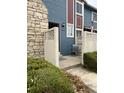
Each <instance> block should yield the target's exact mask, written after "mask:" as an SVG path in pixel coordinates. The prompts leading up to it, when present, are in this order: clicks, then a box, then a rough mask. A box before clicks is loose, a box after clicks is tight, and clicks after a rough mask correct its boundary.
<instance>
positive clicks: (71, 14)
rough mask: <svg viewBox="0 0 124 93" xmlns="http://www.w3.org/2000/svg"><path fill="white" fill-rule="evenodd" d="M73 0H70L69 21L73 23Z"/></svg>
mask: <svg viewBox="0 0 124 93" xmlns="http://www.w3.org/2000/svg"><path fill="white" fill-rule="evenodd" d="M73 7H74V6H73V0H68V23H71V24H73Z"/></svg>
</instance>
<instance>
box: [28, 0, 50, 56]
mask: <svg viewBox="0 0 124 93" xmlns="http://www.w3.org/2000/svg"><path fill="white" fill-rule="evenodd" d="M47 30H48V10H47V8H46V7H45V5H44V4H43V2H42V0H27V51H28V57H38V58H39V57H44V40H43V39H44V32H45V31H47Z"/></svg>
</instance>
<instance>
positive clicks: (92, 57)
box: [84, 52, 97, 72]
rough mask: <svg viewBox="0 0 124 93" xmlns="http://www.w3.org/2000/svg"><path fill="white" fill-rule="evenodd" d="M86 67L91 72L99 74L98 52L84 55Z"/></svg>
mask: <svg viewBox="0 0 124 93" xmlns="http://www.w3.org/2000/svg"><path fill="white" fill-rule="evenodd" d="M84 66H85V67H87V68H88V69H89V70H91V71H94V72H97V52H92V53H85V54H84Z"/></svg>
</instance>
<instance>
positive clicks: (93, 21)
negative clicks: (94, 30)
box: [91, 11, 97, 23]
mask: <svg viewBox="0 0 124 93" xmlns="http://www.w3.org/2000/svg"><path fill="white" fill-rule="evenodd" d="M93 14H96V17H97V13H95V12H93V11H92V16H91V17H92V22H94V23H97V21H94V20H93Z"/></svg>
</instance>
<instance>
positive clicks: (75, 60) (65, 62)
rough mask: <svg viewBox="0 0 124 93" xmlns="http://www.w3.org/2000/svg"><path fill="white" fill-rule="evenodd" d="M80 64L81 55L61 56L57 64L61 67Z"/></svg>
mask: <svg viewBox="0 0 124 93" xmlns="http://www.w3.org/2000/svg"><path fill="white" fill-rule="evenodd" d="M79 64H81V56H71V55H70V56H61V57H60V58H59V65H60V68H61V69H66V68H68V67H73V66H76V65H79Z"/></svg>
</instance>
